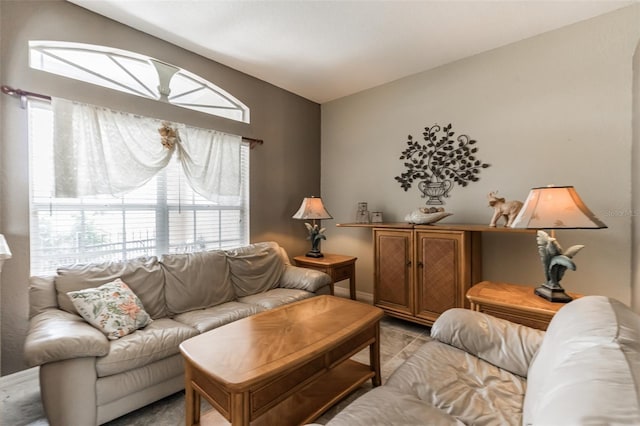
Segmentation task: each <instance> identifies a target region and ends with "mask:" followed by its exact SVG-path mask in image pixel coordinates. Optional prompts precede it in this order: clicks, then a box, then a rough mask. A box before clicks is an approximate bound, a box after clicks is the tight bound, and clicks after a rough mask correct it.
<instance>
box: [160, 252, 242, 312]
mask: <svg viewBox="0 0 640 426" xmlns="http://www.w3.org/2000/svg"><path fill="white" fill-rule="evenodd" d="M160 263H161V264H162V266H163V267H164V270H165V281H166V286H165V296H166V301H167V309H168V311H169V313H170V314H180V313H183V312H187V311H191V310H194V309H203V308H208V307H210V306H215V305H219V304H221V303H225V302H228V301H230V300H234V299H235V298H236V295H235V293H234V291H233V287H232V285H231V279H230V276H229V266H228V265H227V260H226V256H225V253H224V251H222V250H218V251H215V250H214V251H204V252H197V253H184V254H168V255H163V256H162V257H161V258H160Z"/></svg>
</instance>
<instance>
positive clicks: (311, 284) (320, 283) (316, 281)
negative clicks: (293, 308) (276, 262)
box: [278, 265, 331, 293]
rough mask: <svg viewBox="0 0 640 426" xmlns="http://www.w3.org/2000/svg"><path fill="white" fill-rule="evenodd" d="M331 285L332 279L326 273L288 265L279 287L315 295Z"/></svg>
mask: <svg viewBox="0 0 640 426" xmlns="http://www.w3.org/2000/svg"><path fill="white" fill-rule="evenodd" d="M329 284H331V277H330V276H329V275H327V274H325V273H324V272H321V271H316V270H315V269H308V268H300V267H298V266H292V265H286V266H285V270H284V273H283V274H282V277H280V283H279V284H278V287H282V288H295V289H298V290H306V291H310V292H312V293H315V292H317V291H318V290H319V289H321V288H322V287H324V286H327V285H329Z"/></svg>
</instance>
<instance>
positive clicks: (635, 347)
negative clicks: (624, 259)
mask: <svg viewBox="0 0 640 426" xmlns="http://www.w3.org/2000/svg"><path fill="white" fill-rule="evenodd" d="M639 396H640V317H639V316H638V315H636V314H635V313H633V312H632V311H631V310H630V309H629V308H628V307H626V306H625V305H623V304H622V303H620V302H619V301H617V300H614V299H609V298H607V297H604V296H587V297H583V298H581V299H577V300H574V301H572V302H571V303H569V304H568V305H566V306H564V307H562V309H560V311H559V312H558V313H557V314H556V315H555V316H554V318H553V320H552V321H551V323H550V324H549V328H548V329H547V333H546V335H545V337H544V339H543V341H542V345H541V346H540V350H539V351H538V353H537V354H536V357H535V359H534V360H533V361H532V363H531V365H530V366H529V371H528V374H527V392H526V395H525V400H524V407H523V424H524V425H544V424H640V403H639V401H640V399H639Z"/></svg>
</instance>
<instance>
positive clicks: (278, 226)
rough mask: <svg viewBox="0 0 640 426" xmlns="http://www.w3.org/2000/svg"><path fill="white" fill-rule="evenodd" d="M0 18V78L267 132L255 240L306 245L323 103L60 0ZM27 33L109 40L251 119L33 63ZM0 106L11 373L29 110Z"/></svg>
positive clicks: (21, 278)
mask: <svg viewBox="0 0 640 426" xmlns="http://www.w3.org/2000/svg"><path fill="white" fill-rule="evenodd" d="M0 18H1V21H0V49H1V54H2V56H1V57H2V61H1V65H0V77H1V78H2V81H1V83H2V84H7V85H10V86H13V87H16V88H21V89H24V90H29V91H33V92H39V93H45V94H49V95H52V96H59V97H64V98H68V99H73V100H78V101H82V102H88V103H92V104H98V105H104V106H107V107H111V108H114V109H118V110H122V111H130V112H134V113H140V114H144V115H147V116H152V117H158V118H163V119H169V120H172V121H175V122H183V123H189V124H192V125H194V126H201V127H207V128H213V129H217V130H221V131H226V132H230V133H235V134H240V135H243V136H248V137H256V138H261V139H264V141H265V143H264V145H263V146H260V147H258V148H256V149H255V150H253V151H252V152H251V201H250V202H251V225H250V232H251V240H252V241H254V242H255V241H264V240H276V241H278V242H279V243H280V244H281V245H283V246H284V247H285V248H286V249H287V251H288V252H289V254H290V255H291V256H293V255H297V254H300V253H304V252H305V251H306V250H308V247H307V245H308V243H307V241H305V239H304V238H305V237H306V230H305V229H304V225H303V224H302V223H300V222H299V221H295V220H292V219H291V215H292V214H293V213H294V212H295V211H296V210H297V208H298V207H299V205H300V202H301V201H302V198H303V197H304V196H308V195H319V192H320V161H319V158H320V106H319V105H318V104H316V103H313V102H311V101H308V100H306V99H303V98H301V97H299V96H296V95H293V94H291V93H289V92H286V91H284V90H282V89H279V88H277V87H274V86H272V85H270V84H267V83H265V82H263V81H261V80H258V79H255V78H252V77H250V76H247V75H246V74H243V73H240V72H238V71H235V70H233V69H230V68H228V67H225V66H222V65H220V64H218V63H215V62H212V61H210V60H207V59H204V58H203V57H201V56H198V55H195V54H193V53H191V52H188V51H186V50H183V49H180V48H178V47H176V46H174V45H171V44H168V43H166V42H164V41H161V40H159V39H157V38H154V37H151V36H149V35H146V34H144V33H141V32H138V31H136V30H133V29H131V28H129V27H126V26H124V25H121V24H118V23H116V22H114V21H111V20H109V19H106V18H104V17H101V16H99V15H96V14H93V13H92V12H89V11H87V10H85V9H82V8H80V7H78V6H75V5H72V4H70V3H66V2H63V1H57V0H55V1H29V2H23V1H20V2H18V1H15V2H14V1H0ZM29 40H62V41H74V42H81V43H93V44H98V45H105V46H112V47H115V48H120V49H125V50H130V51H133V52H138V53H141V54H144V55H149V56H151V57H154V58H157V59H160V60H163V61H165V62H169V63H172V64H176V65H178V66H181V67H183V68H185V69H187V70H189V71H191V72H194V73H196V74H198V75H200V76H202V77H204V78H206V79H208V80H209V81H211V82H213V83H215V84H217V85H219V86H220V87H222V88H224V89H225V90H227V91H228V92H230V93H231V94H233V95H234V96H236V97H237V98H238V99H240V100H241V101H242V102H244V103H245V104H246V105H248V106H249V107H250V108H251V124H244V123H237V122H233V121H230V120H225V119H222V118H216V117H212V116H210V115H206V114H201V113H198V112H193V111H189V110H185V109H181V108H177V107H173V106H171V105H167V104H162V103H159V102H155V101H152V100H147V99H142V98H139V97H136V96H131V95H126V94H121V93H119V92H115V91H112V90H108V89H104V88H100V87H98V86H93V85H90V84H85V83H82V82H79V81H75V80H71V79H65V78H63V77H58V76H55V75H52V74H47V73H44V72H41V71H35V70H32V69H30V68H29V67H28V56H27V53H28V52H27V43H28V41H29ZM0 108H2V109H1V111H2V116H1V129H2V130H1V133H0V138H1V139H0V143H1V149H0V161H2V162H1V163H0V164H1V167H0V170H1V172H0V179H1V181H0V194H1V198H0V233H3V234H5V236H6V238H7V241H8V243H9V245H10V247H11V250H12V252H13V259H11V260H10V261H9V262H7V263H5V267H4V268H3V276H2V292H1V297H0V300H1V303H2V305H1V315H2V321H1V325H2V346H1V348H2V374H9V373H11V372H14V371H17V370H20V369H22V368H24V364H23V360H22V345H23V341H24V335H25V332H26V329H27V326H28V323H27V308H28V305H27V280H28V277H29V198H28V197H29V187H28V151H27V149H28V146H27V121H26V111H25V110H22V109H20V107H19V101H18V100H17V99H15V98H10V97H8V96H1V97H0ZM310 159H312V160H311V161H310ZM315 159H317V161H316V160H315Z"/></svg>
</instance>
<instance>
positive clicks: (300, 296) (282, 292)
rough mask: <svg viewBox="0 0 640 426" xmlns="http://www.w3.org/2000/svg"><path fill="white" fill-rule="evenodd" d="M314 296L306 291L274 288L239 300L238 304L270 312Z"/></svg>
mask: <svg viewBox="0 0 640 426" xmlns="http://www.w3.org/2000/svg"><path fill="white" fill-rule="evenodd" d="M313 296H315V294H314V293H310V292H308V291H305V290H294V289H290V288H274V289H273V290H269V291H265V292H264V293H259V294H254V295H252V296H246V297H241V298H240V299H238V302H242V303H249V304H251V305H258V306H260V307H261V308H263V309H265V310H268V309H273V308H277V307H278V306H282V305H287V304H289V303H293V302H297V301H298V300H304V299H308V298H310V297H313Z"/></svg>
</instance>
